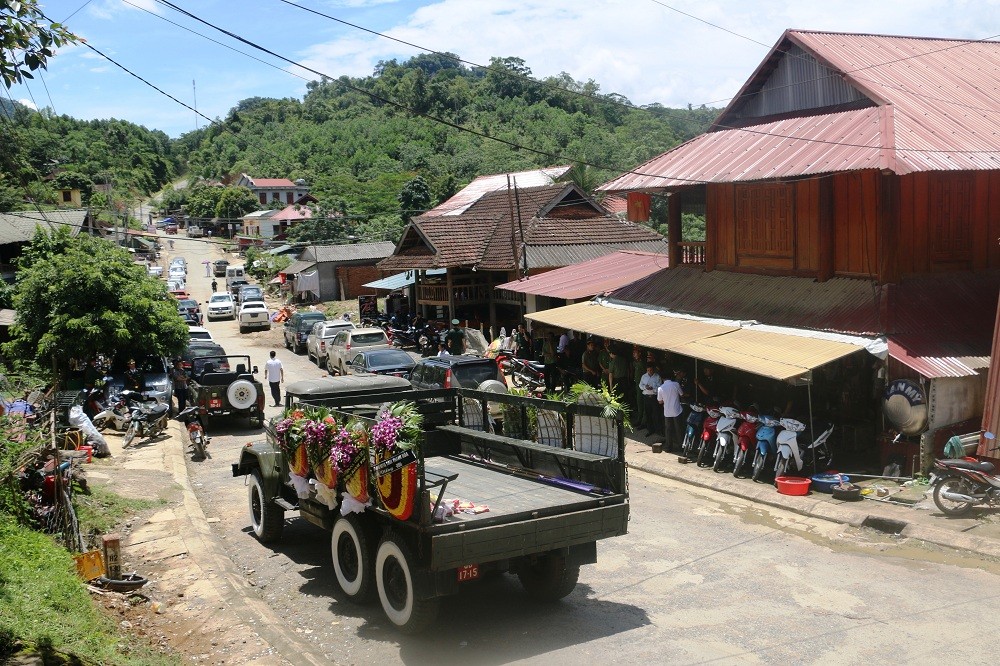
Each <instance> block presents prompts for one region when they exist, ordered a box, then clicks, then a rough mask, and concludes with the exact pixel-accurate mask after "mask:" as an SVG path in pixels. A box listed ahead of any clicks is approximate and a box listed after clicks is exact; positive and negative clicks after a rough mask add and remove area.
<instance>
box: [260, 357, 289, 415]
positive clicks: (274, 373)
mask: <svg viewBox="0 0 1000 666" xmlns="http://www.w3.org/2000/svg"><path fill="white" fill-rule="evenodd" d="M275 356H276V354H275V353H274V350H273V349H272V350H271V358H270V359H269V360H268V362H267V363H265V364H264V376H265V377H267V383H268V384H270V385H271V397H272V398H274V406H275V407H280V406H281V382H283V381H285V368H284V367H283V366H282V365H281V361H279V360H278V359H277V358H275Z"/></svg>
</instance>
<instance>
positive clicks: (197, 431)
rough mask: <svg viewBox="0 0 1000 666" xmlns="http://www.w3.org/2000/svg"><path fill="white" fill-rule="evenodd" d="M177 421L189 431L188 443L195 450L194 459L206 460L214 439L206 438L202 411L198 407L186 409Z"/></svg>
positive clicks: (193, 406) (178, 416)
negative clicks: (210, 444)
mask: <svg viewBox="0 0 1000 666" xmlns="http://www.w3.org/2000/svg"><path fill="white" fill-rule="evenodd" d="M177 420H178V421H180V422H181V423H183V424H184V427H185V428H186V429H187V434H188V441H190V442H191V448H193V449H194V455H193V456H192V458H198V459H201V460H204V459H205V458H206V457H207V456H208V453H207V449H208V445H209V443H210V442H211V441H212V438H211V437H206V436H205V424H204V423H202V421H201V410H200V408H199V407H198V405H192V406H190V407H187V408H185V409H184V410H183V411H182V412H181V413H180V414H178V415H177Z"/></svg>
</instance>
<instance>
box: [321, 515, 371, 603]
mask: <svg viewBox="0 0 1000 666" xmlns="http://www.w3.org/2000/svg"><path fill="white" fill-rule="evenodd" d="M330 551H331V554H332V556H333V573H334V576H335V577H336V578H337V584H338V585H340V589H341V590H342V591H343V593H344V595H345V596H346V597H347V598H348V599H349V600H350V601H352V602H354V603H356V604H362V603H365V602H368V601H371V597H372V591H373V590H374V588H373V587H372V584H373V583H374V581H375V566H374V557H373V555H374V552H373V549H372V545H371V543H370V540H369V538H368V533H367V532H366V531H365V529H364V525H363V524H362V519H361V517H360V516H358V515H356V514H353V513H352V514H350V515H347V516H338V517H337V521H336V522H335V523H334V524H333V534H332V536H331V537H330Z"/></svg>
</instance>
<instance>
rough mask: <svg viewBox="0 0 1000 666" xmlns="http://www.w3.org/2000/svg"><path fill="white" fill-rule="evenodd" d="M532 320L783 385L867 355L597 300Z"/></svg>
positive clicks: (857, 348) (811, 339) (827, 342)
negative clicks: (849, 357) (850, 357)
mask: <svg viewBox="0 0 1000 666" xmlns="http://www.w3.org/2000/svg"><path fill="white" fill-rule="evenodd" d="M526 317H527V318H528V319H531V320H533V321H535V322H538V323H540V324H547V325H549V326H555V327H558V328H566V329H569V330H573V331H579V332H581V333H589V334H591V335H599V336H602V337H608V338H612V339H614V340H621V341H623V342H627V343H630V344H637V345H641V346H643V347H651V348H653V349H662V350H664V351H669V352H673V353H677V354H683V355H685V356H691V357H693V358H698V359H701V360H704V361H711V362H713V363H720V364H722V365H725V366H728V367H731V368H737V369H739V370H745V371H746V372H751V373H753V374H756V375H760V376H763V377H771V378H773V379H781V380H785V379H791V378H793V377H798V376H799V375H802V374H803V373H805V372H808V371H809V370H812V369H813V368H818V367H820V366H822V365H826V364H827V363H830V362H831V361H835V360H836V359H838V358H841V357H843V356H847V355H848V354H853V353H854V352H857V351H861V350H862V347H860V346H858V345H855V344H848V343H845V342H834V341H831V340H823V339H818V338H815V337H808V336H805V335H794V334H791V333H776V332H771V331H757V330H752V329H743V328H739V327H737V326H731V325H727V324H724V323H722V322H719V323H710V322H705V321H697V320H692V319H684V318H680V317H676V316H671V315H669V314H667V313H663V312H656V311H653V310H647V311H644V312H643V311H636V310H631V309H622V308H619V307H614V306H609V305H602V304H600V303H597V302H596V301H590V302H587V303H575V304H573V305H567V306H565V307H561V308H554V309H552V310H543V311H542V312H532V313H530V314H528V315H526Z"/></svg>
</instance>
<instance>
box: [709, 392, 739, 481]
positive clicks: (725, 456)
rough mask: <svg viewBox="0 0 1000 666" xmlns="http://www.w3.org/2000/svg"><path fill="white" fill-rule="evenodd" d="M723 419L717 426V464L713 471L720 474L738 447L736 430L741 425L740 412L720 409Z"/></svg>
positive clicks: (732, 408)
mask: <svg viewBox="0 0 1000 666" xmlns="http://www.w3.org/2000/svg"><path fill="white" fill-rule="evenodd" d="M719 411H720V412H722V418H720V419H719V422H718V424H717V425H716V426H715V428H716V435H715V462H714V463H713V464H712V470H713V471H715V472H719V471H721V470H722V468H723V467H724V466H725V465H726V464H727V463H726V461H727V460H729V459H730V458H732V457H733V450H734V447H735V446H736V429H737V428H738V427H739V425H740V416H741V414H740V410H738V409H736V408H735V407H720V408H719Z"/></svg>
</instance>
